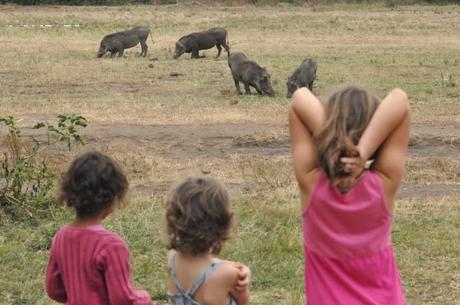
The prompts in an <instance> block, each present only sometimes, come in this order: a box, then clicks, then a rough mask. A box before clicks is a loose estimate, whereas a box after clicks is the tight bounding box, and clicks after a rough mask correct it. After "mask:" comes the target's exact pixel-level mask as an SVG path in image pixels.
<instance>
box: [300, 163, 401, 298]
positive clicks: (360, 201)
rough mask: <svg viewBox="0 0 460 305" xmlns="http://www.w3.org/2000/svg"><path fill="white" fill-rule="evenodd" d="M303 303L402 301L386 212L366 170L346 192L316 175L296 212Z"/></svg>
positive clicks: (374, 178) (377, 180)
mask: <svg viewBox="0 0 460 305" xmlns="http://www.w3.org/2000/svg"><path fill="white" fill-rule="evenodd" d="M302 218H303V219H302V220H303V231H304V249H305V292H306V295H307V303H308V304H309V305H405V304H406V301H405V298H404V293H403V288H402V285H401V280H400V276H399V271H398V267H397V265H396V258H395V255H394V252H393V247H392V242H391V225H392V220H393V215H392V213H391V212H390V211H389V210H388V207H387V205H386V202H385V196H384V193H383V188H382V184H381V180H380V177H379V176H378V175H377V174H376V173H375V172H372V171H368V172H367V173H366V174H365V176H364V177H363V178H362V179H361V180H360V181H359V182H358V183H357V184H356V185H355V186H354V187H353V188H352V189H351V190H350V191H349V192H348V193H346V194H341V193H340V192H339V191H338V190H337V188H335V187H334V186H332V185H331V184H330V183H329V180H328V179H327V177H326V176H325V174H324V173H323V172H320V173H319V174H318V178H317V181H316V184H315V186H314V188H313V192H312V195H311V198H310V205H309V207H308V208H307V209H306V210H305V211H304V212H303V214H302Z"/></svg>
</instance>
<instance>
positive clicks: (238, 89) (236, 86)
mask: <svg viewBox="0 0 460 305" xmlns="http://www.w3.org/2000/svg"><path fill="white" fill-rule="evenodd" d="M233 81H234V82H235V88H236V92H237V93H238V94H239V95H241V94H243V93H241V89H240V82H239V81H238V80H237V79H236V78H233Z"/></svg>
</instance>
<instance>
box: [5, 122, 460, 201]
mask: <svg viewBox="0 0 460 305" xmlns="http://www.w3.org/2000/svg"><path fill="white" fill-rule="evenodd" d="M26 121H27V125H28V126H31V125H33V124H34V123H35V121H37V120H36V119H35V118H33V117H29V118H27V119H26ZM29 124H30V125H29ZM4 133H5V129H4V128H1V129H0V134H4ZM23 134H24V135H25V136H32V135H37V131H35V130H32V129H26V130H25V131H24V132H23ZM82 134H83V135H84V136H85V137H86V139H87V142H88V143H87V145H88V147H89V148H96V149H110V150H111V151H127V150H131V151H136V150H137V149H139V151H143V152H145V151H147V152H148V154H149V155H151V156H153V158H164V159H168V160H172V161H173V162H178V163H180V162H184V163H185V162H188V161H190V160H194V159H209V160H212V159H214V160H215V159H218V160H225V159H227V158H229V156H231V155H235V154H238V155H250V156H256V157H257V156H260V157H278V156H288V155H289V154H290V143H289V137H288V130H287V125H268V124H255V123H245V124H228V123H222V124H206V125H198V124H188V125H121V124H116V125H93V124H90V125H89V127H88V128H86V129H85V130H83V131H82ZM140 148H142V149H140ZM411 156H414V157H451V158H459V156H460V124H449V125H421V124H414V125H413V126H412V135H411V139H410V143H409V157H411ZM429 166H430V164H427V167H429ZM203 173H205V174H206V171H204V172H203ZM172 183H173V181H165V180H162V181H161V182H159V183H157V184H155V185H154V186H153V187H152V185H148V186H147V185H142V184H138V185H135V186H134V188H133V190H132V191H133V192H134V193H135V194H137V195H142V196H145V195H147V196H148V195H150V194H154V193H160V194H162V193H164V192H165V191H166V190H167V189H169V188H170V186H171V184H172ZM227 186H229V187H230V189H231V191H232V193H241V190H243V189H244V188H245V185H243V183H230V185H229V184H227ZM458 194H460V185H458V184H428V185H419V184H404V185H403V186H402V187H401V189H400V197H437V196H451V195H458Z"/></svg>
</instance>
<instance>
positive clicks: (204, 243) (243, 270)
mask: <svg viewBox="0 0 460 305" xmlns="http://www.w3.org/2000/svg"><path fill="white" fill-rule="evenodd" d="M232 217H233V213H232V212H231V210H230V207H229V197H228V193H227V191H226V190H225V189H224V188H223V187H222V185H221V184H220V183H219V182H217V181H216V180H214V179H212V178H208V177H190V178H188V179H186V180H185V181H184V182H182V183H181V184H180V185H178V186H177V187H176V188H175V189H174V190H173V191H172V192H171V194H170V195H169V198H168V199H167V211H166V222H167V233H168V239H169V249H171V250H170V251H169V252H168V266H169V273H168V275H169V277H168V288H169V298H170V301H171V304H172V305H200V304H201V305H223V304H231V305H235V304H239V305H246V304H248V300H249V288H248V287H249V282H250V277H251V274H250V270H249V268H248V267H246V266H244V265H242V264H240V263H235V262H230V261H224V260H220V259H218V258H217V257H216V255H218V254H219V253H220V251H221V249H222V247H223V245H224V242H225V241H226V240H227V239H228V238H229V231H230V228H231V225H232Z"/></svg>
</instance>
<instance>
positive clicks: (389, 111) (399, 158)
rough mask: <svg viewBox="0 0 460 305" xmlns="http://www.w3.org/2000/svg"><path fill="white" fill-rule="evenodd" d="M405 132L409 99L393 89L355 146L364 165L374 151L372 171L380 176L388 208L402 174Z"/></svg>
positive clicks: (401, 91)
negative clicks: (375, 154)
mask: <svg viewBox="0 0 460 305" xmlns="http://www.w3.org/2000/svg"><path fill="white" fill-rule="evenodd" d="M409 129H410V112H409V98H408V97H407V95H406V93H405V92H404V91H403V90H401V89H394V90H392V91H391V92H390V93H389V94H388V95H387V96H386V97H385V98H384V99H383V101H382V102H381V103H380V105H379V107H378V108H377V110H376V112H375V114H374V116H373V117H372V119H371V121H370V123H369V126H368V127H367V128H366V130H365V131H364V134H363V135H362V137H361V139H360V141H359V143H358V150H359V153H360V155H361V158H362V159H363V160H364V161H366V160H368V159H369V158H370V157H371V156H372V155H373V154H374V153H375V152H376V151H377V150H378V152H377V157H376V160H375V164H374V169H375V170H376V171H377V172H379V173H380V174H381V176H382V181H383V184H384V185H383V186H384V189H385V193H386V194H387V199H389V203H390V205H391V206H392V202H393V201H394V196H395V195H396V191H397V190H398V187H399V184H400V183H401V179H402V175H403V173H404V165H405V157H406V153H407V145H408V142H409Z"/></svg>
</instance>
